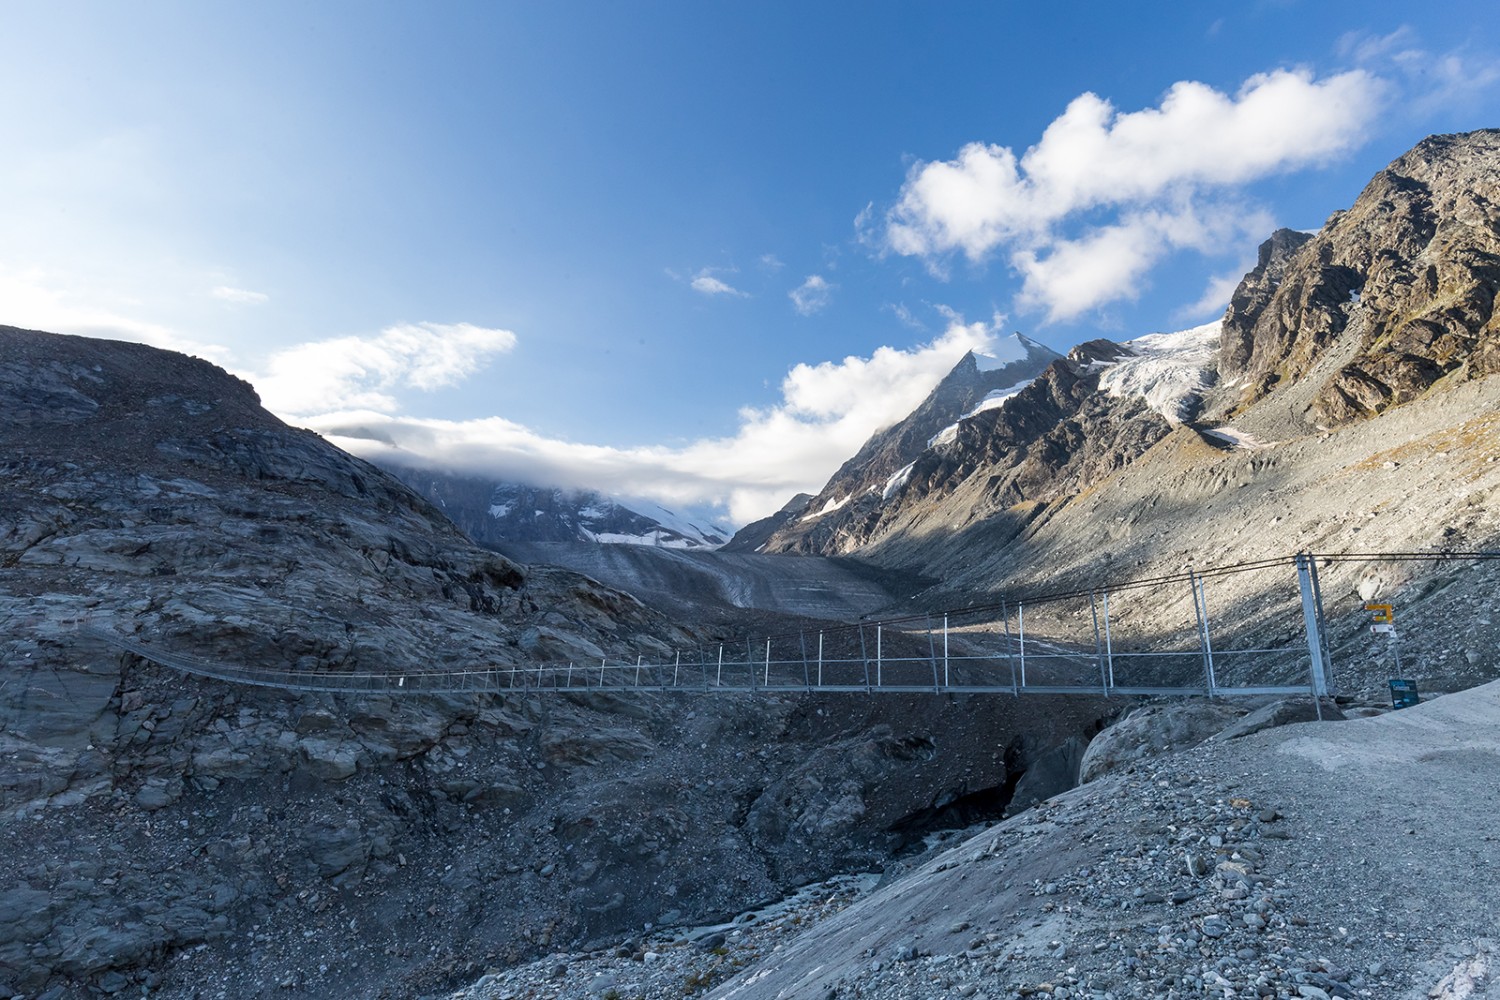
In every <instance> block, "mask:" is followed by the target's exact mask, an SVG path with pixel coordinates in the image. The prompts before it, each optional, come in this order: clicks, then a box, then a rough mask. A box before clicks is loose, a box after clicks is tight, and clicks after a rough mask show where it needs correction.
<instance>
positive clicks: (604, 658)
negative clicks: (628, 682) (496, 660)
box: [511, 656, 609, 688]
mask: <svg viewBox="0 0 1500 1000" xmlns="http://www.w3.org/2000/svg"><path fill="white" fill-rule="evenodd" d="M608 662H609V657H607V656H601V657H600V658H599V687H600V688H603V687H604V665H605V664H606V663H608ZM515 686H516V684H515V678H514V677H512V678H511V687H515Z"/></svg>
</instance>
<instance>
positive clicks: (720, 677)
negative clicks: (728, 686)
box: [714, 642, 724, 687]
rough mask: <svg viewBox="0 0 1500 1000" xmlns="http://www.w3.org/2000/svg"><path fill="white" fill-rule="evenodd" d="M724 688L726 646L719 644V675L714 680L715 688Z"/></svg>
mask: <svg viewBox="0 0 1500 1000" xmlns="http://www.w3.org/2000/svg"><path fill="white" fill-rule="evenodd" d="M723 686H724V644H723V643H722V642H721V643H719V675H718V677H716V678H715V679H714V687H723Z"/></svg>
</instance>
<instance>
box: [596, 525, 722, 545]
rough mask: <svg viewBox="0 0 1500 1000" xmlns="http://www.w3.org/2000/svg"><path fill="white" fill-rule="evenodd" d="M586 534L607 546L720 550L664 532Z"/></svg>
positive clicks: (601, 532) (603, 532) (602, 532)
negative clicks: (651, 546) (652, 546)
mask: <svg viewBox="0 0 1500 1000" xmlns="http://www.w3.org/2000/svg"><path fill="white" fill-rule="evenodd" d="M584 534H586V535H588V536H589V541H591V542H602V543H604V544H605V545H654V546H656V547H657V548H662V549H702V548H718V546H716V545H701V544H699V543H697V542H694V541H693V540H692V539H690V538H682V537H680V536H671V535H668V534H667V533H666V532H662V531H648V532H646V533H645V534H643V535H627V534H623V533H621V532H618V531H600V532H593V531H589V530H588V529H584Z"/></svg>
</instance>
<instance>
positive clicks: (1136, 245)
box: [883, 70, 1385, 319]
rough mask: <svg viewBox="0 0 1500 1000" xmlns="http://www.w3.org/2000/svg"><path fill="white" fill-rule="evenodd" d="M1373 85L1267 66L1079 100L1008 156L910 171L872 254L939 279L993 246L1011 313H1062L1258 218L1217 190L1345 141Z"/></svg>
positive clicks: (1301, 163) (990, 149)
mask: <svg viewBox="0 0 1500 1000" xmlns="http://www.w3.org/2000/svg"><path fill="white" fill-rule="evenodd" d="M1384 90H1385V86H1384V84H1383V83H1382V81H1381V80H1380V79H1379V78H1378V77H1376V76H1374V75H1373V74H1371V73H1368V72H1366V71H1364V70H1351V71H1349V72H1345V73H1340V74H1338V75H1335V76H1330V77H1326V78H1324V79H1321V80H1319V79H1315V78H1314V77H1313V75H1312V74H1311V73H1309V72H1306V71H1301V70H1277V71H1275V72H1271V73H1263V74H1258V75H1256V76H1253V77H1251V78H1250V79H1248V80H1246V81H1245V83H1244V84H1243V85H1242V86H1241V87H1240V89H1239V90H1238V91H1237V92H1236V93H1235V94H1233V95H1230V94H1226V93H1223V92H1220V91H1217V90H1215V89H1213V88H1212V87H1209V86H1207V85H1205V84H1202V83H1196V82H1191V81H1183V82H1180V83H1176V84H1174V85H1173V86H1172V87H1171V88H1170V89H1169V90H1168V91H1167V93H1166V94H1165V95H1164V96H1163V98H1162V100H1161V102H1160V104H1159V105H1158V106H1157V107H1154V108H1146V109H1143V110H1140V111H1134V112H1120V111H1118V110H1116V109H1115V107H1114V106H1113V105H1112V104H1110V103H1109V102H1108V101H1106V100H1104V99H1103V98H1101V97H1099V96H1097V95H1095V94H1091V93H1086V94H1083V95H1081V96H1079V97H1077V98H1075V99H1074V100H1073V101H1072V102H1071V103H1070V104H1069V105H1068V107H1067V108H1066V110H1064V112H1063V113H1062V114H1061V115H1060V116H1059V117H1058V118H1057V119H1055V120H1054V121H1053V122H1052V123H1051V124H1050V125H1049V126H1048V127H1047V129H1046V130H1045V132H1044V133H1043V135H1042V138H1041V140H1040V141H1039V142H1038V143H1037V144H1036V145H1034V146H1032V147H1030V148H1029V149H1027V150H1026V151H1025V152H1024V153H1023V154H1021V155H1019V156H1018V155H1017V154H1016V153H1015V152H1014V151H1013V150H1012V149H1010V148H1008V147H1005V146H999V145H990V144H985V143H979V142H975V143H970V144H969V145H967V146H965V147H963V148H962V149H961V150H960V151H959V153H958V155H957V156H956V157H955V158H954V159H952V160H948V161H941V162H929V163H918V164H916V165H915V166H913V167H912V169H911V171H910V172H909V173H908V175H907V178H906V182H905V184H904V185H903V187H902V191H901V194H900V197H899V200H898V201H897V203H896V204H895V206H894V207H892V208H891V209H890V211H889V212H888V213H887V214H886V218H885V228H884V234H883V235H884V246H885V248H886V249H887V250H889V251H892V252H895V253H898V254H903V255H908V256H919V257H922V258H924V259H925V260H926V261H927V262H928V263H929V265H930V266H932V267H933V268H934V269H935V270H937V271H939V272H941V269H942V267H943V266H944V263H945V261H946V260H947V259H948V258H949V257H951V256H952V255H954V254H962V255H963V256H965V257H967V258H968V259H970V260H971V261H980V260H983V259H985V258H987V257H988V256H989V255H990V254H991V253H993V252H994V251H996V250H999V249H1006V250H1008V251H1009V259H1010V262H1011V263H1012V265H1013V266H1015V267H1016V268H1017V270H1018V271H1019V272H1020V273H1021V275H1022V277H1023V280H1024V282H1025V284H1024V286H1023V289H1022V293H1021V303H1022V304H1023V305H1025V306H1028V307H1031V308H1037V309H1044V310H1046V311H1047V313H1048V315H1049V317H1050V318H1052V319H1063V318H1069V317H1072V316H1076V315H1077V314H1078V313H1079V312H1080V311H1083V310H1087V309H1091V308H1095V307H1097V306H1099V305H1102V304H1104V303H1108V302H1111V301H1116V300H1119V299H1122V298H1129V297H1131V296H1133V295H1135V294H1137V293H1138V291H1139V289H1140V285H1141V282H1142V280H1143V278H1144V277H1145V275H1146V273H1147V272H1148V271H1149V270H1150V268H1151V267H1152V266H1153V265H1154V264H1156V263H1157V262H1159V261H1160V260H1161V258H1162V257H1163V256H1165V254H1166V253H1167V252H1170V251H1172V250H1176V249H1180V248H1183V247H1194V248H1198V249H1206V250H1212V249H1214V247H1213V245H1212V242H1211V241H1210V240H1209V239H1208V238H1207V237H1209V236H1210V235H1213V234H1223V233H1226V232H1234V231H1239V230H1244V229H1245V228H1246V227H1247V225H1248V224H1249V223H1251V222H1258V221H1259V219H1258V218H1257V217H1256V214H1255V213H1254V212H1253V210H1251V209H1248V208H1245V207H1243V206H1241V205H1239V204H1237V203H1236V202H1235V201H1234V200H1233V198H1232V194H1233V191H1234V190H1235V189H1236V188H1238V187H1239V186H1242V185H1244V184H1247V183H1249V182H1251V181H1254V180H1257V179H1259V178H1263V177H1267V176H1270V175H1273V174H1277V173H1282V172H1286V171H1290V170H1295V169H1299V168H1304V167H1308V166H1315V165H1318V164H1321V163H1324V162H1326V161H1329V160H1331V159H1332V158H1334V157H1336V156H1338V155H1339V154H1341V153H1344V152H1346V151H1348V150H1350V149H1352V148H1354V147H1356V146H1358V145H1359V144H1360V143H1361V142H1363V141H1364V139H1365V138H1366V133H1367V130H1368V128H1369V126H1370V124H1371V122H1372V120H1373V118H1374V116H1375V113H1376V112H1377V110H1378V109H1379V107H1380V103H1381V98H1382V95H1383V92H1384ZM1230 216H1233V217H1234V218H1229V217H1230ZM1153 239H1157V240H1164V241H1165V243H1164V245H1159V244H1153V242H1152V240H1153Z"/></svg>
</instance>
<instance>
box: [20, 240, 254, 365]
mask: <svg viewBox="0 0 1500 1000" xmlns="http://www.w3.org/2000/svg"><path fill="white" fill-rule="evenodd" d="M63 289H67V290H66V291H64V290H63ZM0 303H3V306H0V308H3V310H4V312H3V315H0V322H3V323H5V324H7V325H9V326H19V327H25V328H29V329H33V330H44V331H46V332H48V333H70V334H76V335H79V336H84V337H103V338H106V339H109V340H128V341H131V342H133V343H137V344H149V345H150V346H152V347H160V348H163V349H165V350H169V351H180V352H181V353H183V354H192V355H196V356H198V357H200V358H206V359H207V360H209V361H213V362H215V363H216V364H220V365H223V364H227V363H228V362H229V360H230V357H231V352H230V350H229V348H228V347H226V346H224V345H223V344H212V343H205V342H203V341H200V340H196V339H194V338H192V337H189V336H186V335H185V334H182V333H180V332H179V331H177V330H174V329H172V328H171V327H169V326H166V325H165V324H161V323H153V322H151V321H149V320H142V319H137V318H136V317H134V316H130V315H128V314H127V313H128V312H130V311H132V309H131V306H132V303H129V302H111V297H110V296H108V295H106V294H103V293H101V292H99V291H97V290H94V289H91V288H90V287H88V285H87V283H86V282H83V281H82V280H81V279H79V278H78V277H77V276H67V275H61V274H56V273H52V272H49V271H46V270H44V269H41V268H35V267H28V268H20V269H12V268H7V267H6V266H4V265H3V264H0Z"/></svg>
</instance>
